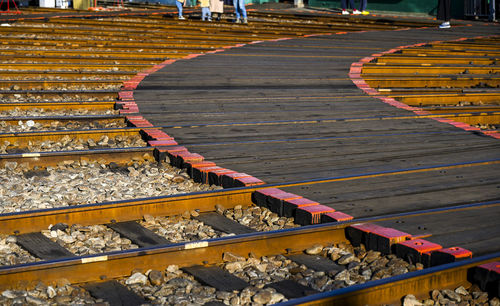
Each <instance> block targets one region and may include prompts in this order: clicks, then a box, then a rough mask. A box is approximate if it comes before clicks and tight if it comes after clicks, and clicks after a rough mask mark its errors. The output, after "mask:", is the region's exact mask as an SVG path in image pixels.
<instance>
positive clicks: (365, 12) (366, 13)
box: [361, 11, 370, 15]
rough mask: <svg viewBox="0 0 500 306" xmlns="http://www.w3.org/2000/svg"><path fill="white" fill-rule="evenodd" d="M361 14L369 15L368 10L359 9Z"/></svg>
mask: <svg viewBox="0 0 500 306" xmlns="http://www.w3.org/2000/svg"><path fill="white" fill-rule="evenodd" d="M361 14H363V15H370V12H368V11H361Z"/></svg>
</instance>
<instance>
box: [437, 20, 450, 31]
mask: <svg viewBox="0 0 500 306" xmlns="http://www.w3.org/2000/svg"><path fill="white" fill-rule="evenodd" d="M439 28H440V29H449V28H451V25H450V22H449V21H445V22H443V23H442V24H440V25H439Z"/></svg>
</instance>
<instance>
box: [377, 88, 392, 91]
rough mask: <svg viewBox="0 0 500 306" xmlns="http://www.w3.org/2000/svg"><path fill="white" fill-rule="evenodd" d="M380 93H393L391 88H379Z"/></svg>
mask: <svg viewBox="0 0 500 306" xmlns="http://www.w3.org/2000/svg"><path fill="white" fill-rule="evenodd" d="M378 91H392V89H390V88H379V89H378Z"/></svg>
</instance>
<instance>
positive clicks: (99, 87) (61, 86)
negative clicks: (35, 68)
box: [0, 54, 122, 91]
mask: <svg viewBox="0 0 500 306" xmlns="http://www.w3.org/2000/svg"><path fill="white" fill-rule="evenodd" d="M32 56H35V55H34V54H33V55H32ZM96 82H97V81H96ZM121 87H122V84H108V85H106V84H99V85H95V84H94V85H89V84H85V83H82V84H65V83H60V84H58V85H52V86H50V87H48V86H45V85H35V86H31V87H30V90H38V91H44V90H48V91H50V90H116V91H118V90H120V88H121ZM0 90H23V89H22V88H21V86H19V85H12V86H4V87H2V86H0Z"/></svg>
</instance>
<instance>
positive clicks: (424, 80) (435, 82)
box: [364, 75, 500, 88]
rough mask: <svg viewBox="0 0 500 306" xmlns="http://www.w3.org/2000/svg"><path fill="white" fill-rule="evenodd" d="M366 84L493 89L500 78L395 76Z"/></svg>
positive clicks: (366, 79)
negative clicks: (486, 87)
mask: <svg viewBox="0 0 500 306" xmlns="http://www.w3.org/2000/svg"><path fill="white" fill-rule="evenodd" d="M364 80H365V82H366V83H368V85H370V86H372V87H389V88H398V87H441V86H450V87H455V88H466V87H473V86H476V85H478V84H482V86H490V87H492V88H495V87H497V86H498V85H500V78H499V77H494V76H484V77H475V76H469V75H467V76H456V77H439V76H437V77H424V76H417V75H415V76H411V77H410V76H397V77H396V76H395V77H393V78H388V77H384V78H375V77H372V76H367V77H365V78H364Z"/></svg>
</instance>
